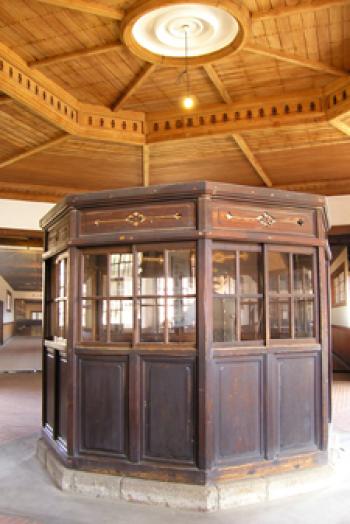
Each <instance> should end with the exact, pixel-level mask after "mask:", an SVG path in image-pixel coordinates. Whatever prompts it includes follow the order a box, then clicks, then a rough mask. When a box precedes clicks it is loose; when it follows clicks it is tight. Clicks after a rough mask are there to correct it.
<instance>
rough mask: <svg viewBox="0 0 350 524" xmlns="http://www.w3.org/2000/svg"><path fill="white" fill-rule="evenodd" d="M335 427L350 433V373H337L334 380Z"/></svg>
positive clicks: (337, 429)
mask: <svg viewBox="0 0 350 524" xmlns="http://www.w3.org/2000/svg"><path fill="white" fill-rule="evenodd" d="M332 400H333V426H334V429H335V430H336V431H344V432H350V373H335V374H334V378H333V399H332Z"/></svg>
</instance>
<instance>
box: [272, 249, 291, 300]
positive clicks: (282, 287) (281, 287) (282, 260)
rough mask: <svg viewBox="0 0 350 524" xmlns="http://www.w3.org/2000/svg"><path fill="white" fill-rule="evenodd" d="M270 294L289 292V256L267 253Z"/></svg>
mask: <svg viewBox="0 0 350 524" xmlns="http://www.w3.org/2000/svg"><path fill="white" fill-rule="evenodd" d="M269 286H270V293H281V294H282V293H288V292H289V254H288V253H274V252H270V253H269Z"/></svg>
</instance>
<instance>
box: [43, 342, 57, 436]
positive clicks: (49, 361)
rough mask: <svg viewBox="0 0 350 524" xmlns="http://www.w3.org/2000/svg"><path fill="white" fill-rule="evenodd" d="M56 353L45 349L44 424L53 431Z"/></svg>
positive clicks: (54, 422) (54, 423)
mask: <svg viewBox="0 0 350 524" xmlns="http://www.w3.org/2000/svg"><path fill="white" fill-rule="evenodd" d="M55 360H56V359H55V353H54V352H49V351H47V350H44V396H45V412H44V417H43V418H44V426H46V427H48V429H49V430H50V431H52V432H54V431H55V426H56V364H55Z"/></svg>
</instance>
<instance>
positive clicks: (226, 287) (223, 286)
mask: <svg viewBox="0 0 350 524" xmlns="http://www.w3.org/2000/svg"><path fill="white" fill-rule="evenodd" d="M213 289H214V293H217V294H220V295H230V294H234V293H235V292H236V253H235V252H234V251H214V252H213Z"/></svg>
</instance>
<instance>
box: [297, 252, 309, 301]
mask: <svg viewBox="0 0 350 524" xmlns="http://www.w3.org/2000/svg"><path fill="white" fill-rule="evenodd" d="M293 270H294V291H296V292H297V293H302V294H304V295H309V294H312V293H313V291H314V290H313V287H314V286H313V256H312V255H300V254H295V255H293Z"/></svg>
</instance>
